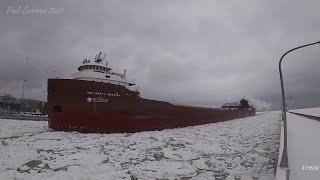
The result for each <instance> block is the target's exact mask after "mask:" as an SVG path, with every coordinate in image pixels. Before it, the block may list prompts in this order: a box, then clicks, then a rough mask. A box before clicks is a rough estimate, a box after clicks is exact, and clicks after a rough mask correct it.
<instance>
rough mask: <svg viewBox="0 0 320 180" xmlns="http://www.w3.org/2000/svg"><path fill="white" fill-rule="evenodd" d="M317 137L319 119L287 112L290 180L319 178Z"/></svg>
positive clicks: (319, 144)
mask: <svg viewBox="0 0 320 180" xmlns="http://www.w3.org/2000/svg"><path fill="white" fill-rule="evenodd" d="M318 113H319V114H320V108H318ZM319 137H320V121H316V120H312V119H308V118H305V117H301V116H298V115H295V114H291V113H288V159H289V168H290V180H301V179H303V180H313V179H320V155H319V152H320V142H319V139H318V138H319Z"/></svg>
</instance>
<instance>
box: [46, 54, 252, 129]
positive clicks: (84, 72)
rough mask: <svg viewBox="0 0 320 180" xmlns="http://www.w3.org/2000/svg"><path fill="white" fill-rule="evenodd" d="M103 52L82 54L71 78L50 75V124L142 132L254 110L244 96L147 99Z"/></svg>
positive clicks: (239, 115) (220, 119)
mask: <svg viewBox="0 0 320 180" xmlns="http://www.w3.org/2000/svg"><path fill="white" fill-rule="evenodd" d="M104 61H105V56H104V55H103V53H99V55H97V56H96V57H95V58H94V60H89V59H84V60H83V63H82V64H81V65H80V66H79V68H78V72H76V73H74V74H73V78H72V79H49V80H48V109H49V110H48V113H49V114H48V115H49V121H48V123H49V127H50V128H52V129H54V130H62V131H79V132H99V133H116V132H139V131H150V130H162V129H168V128H178V127H186V126H193V125H200V124H207V123H214V122H220V121H226V120H231V119H236V118H242V117H248V116H254V115H255V109H254V108H253V107H252V106H250V105H249V104H248V101H247V100H245V99H242V100H241V101H240V103H236V104H229V105H225V106H222V108H216V109H214V108H208V107H196V106H186V105H177V104H172V103H169V102H163V101H156V100H150V99H144V98H142V97H140V94H139V92H138V91H137V90H134V87H135V83H134V81H132V80H129V79H128V78H127V76H126V71H124V73H123V74H121V73H115V72H113V71H112V69H111V67H110V66H109V65H108V62H104Z"/></svg>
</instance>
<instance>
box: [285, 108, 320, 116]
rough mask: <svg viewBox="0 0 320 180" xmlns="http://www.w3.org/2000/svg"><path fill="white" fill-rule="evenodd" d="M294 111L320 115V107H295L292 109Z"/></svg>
mask: <svg viewBox="0 0 320 180" xmlns="http://www.w3.org/2000/svg"><path fill="white" fill-rule="evenodd" d="M290 111H292V112H296V113H302V114H306V115H310V116H317V117H320V108H319V107H317V108H307V109H294V110H290Z"/></svg>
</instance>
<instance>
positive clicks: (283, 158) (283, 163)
mask: <svg viewBox="0 0 320 180" xmlns="http://www.w3.org/2000/svg"><path fill="white" fill-rule="evenodd" d="M315 44H320V41H318V42H314V43H310V44H306V45H302V46H299V47H296V48H293V49H290V50H289V51H287V52H285V53H284V54H283V55H282V56H281V58H280V61H279V74H280V82H281V94H282V121H283V130H284V144H283V152H282V156H281V161H280V167H288V148H287V113H286V111H287V110H286V100H285V97H286V96H285V93H284V86H283V77H282V70H281V63H282V60H283V58H284V57H285V56H286V55H287V54H289V53H290V52H292V51H295V50H297V49H300V48H304V47H307V46H312V45H315Z"/></svg>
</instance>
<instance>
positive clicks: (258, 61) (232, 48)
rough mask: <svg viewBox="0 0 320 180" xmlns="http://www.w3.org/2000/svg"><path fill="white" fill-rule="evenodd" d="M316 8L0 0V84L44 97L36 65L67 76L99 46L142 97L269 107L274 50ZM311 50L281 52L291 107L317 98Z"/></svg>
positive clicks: (317, 29)
mask: <svg viewBox="0 0 320 180" xmlns="http://www.w3.org/2000/svg"><path fill="white" fill-rule="evenodd" d="M319 7H320V1H318V0H313V1H312V0H310V1H308V0H307V1H301V0H299V1H298V0H286V1H284V0H268V1H259V0H242V1H238V0H234V1H233V0H228V1H222V0H220V1H216V0H208V1H203V0H197V1H196V0H193V1H189V0H180V1H175V0H170V1H169V0H168V1H166V0H162V1H150V0H145V1H143V0H121V1H119V0H114V1H110V0H101V1H100V0H99V1H98V0H95V1H88V0H85V1H84V0H83V1H79V0H58V1H57V0H56V1H48V0H2V1H1V2H0V38H1V41H0V60H1V65H0V93H1V94H2V93H5V92H6V93H12V94H14V95H15V96H17V97H19V96H21V91H22V82H23V79H26V80H27V84H26V93H25V94H26V97H27V98H36V99H46V92H45V89H46V82H45V79H46V77H45V76H44V75H43V74H42V73H40V71H43V72H44V73H45V74H48V76H49V77H54V76H59V77H61V78H62V77H64V78H69V77H70V75H71V74H72V73H73V72H74V71H75V70H76V69H75V68H76V67H77V66H78V65H79V64H80V62H81V60H82V58H83V57H90V56H93V55H95V54H96V53H97V52H98V51H100V50H107V52H108V59H109V61H110V63H111V66H112V67H114V70H119V71H123V69H124V68H126V69H127V72H128V73H129V75H130V76H132V77H133V78H135V79H136V80H137V82H138V84H139V86H140V90H141V95H142V97H145V98H152V99H158V100H165V101H172V102H179V103H189V104H196V105H210V106H214V105H221V104H223V103H224V102H230V101H234V100H238V99H239V98H241V97H244V96H246V97H251V98H255V99H259V100H261V101H266V102H268V103H272V108H273V109H275V108H277V107H279V104H280V83H279V75H278V69H277V63H278V61H279V58H280V57H281V55H282V54H283V53H284V52H285V51H286V50H288V49H290V48H293V47H296V46H299V45H302V44H305V43H310V42H314V41H319V40H320V23H319V22H320V21H319V20H320V13H319ZM19 8H21V9H19ZM51 8H61V9H58V11H56V12H52V11H51V10H53V9H51ZM39 10H40V11H41V12H39ZM59 10H60V11H59ZM44 11H46V12H44ZM26 57H29V58H30V59H31V62H32V63H26V60H25V58H26ZM319 57H320V45H319V46H314V47H309V48H306V49H302V50H299V51H296V52H294V53H292V54H290V55H288V56H287V57H286V59H285V60H284V61H285V62H284V67H283V68H284V71H285V72H284V73H285V74H284V78H285V85H286V89H287V95H288V96H292V97H293V99H292V101H291V102H290V103H291V105H292V106H294V107H313V106H320V91H319V87H320V80H319V77H320V71H319V67H320V61H319V60H320V58H319Z"/></svg>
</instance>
